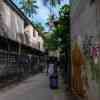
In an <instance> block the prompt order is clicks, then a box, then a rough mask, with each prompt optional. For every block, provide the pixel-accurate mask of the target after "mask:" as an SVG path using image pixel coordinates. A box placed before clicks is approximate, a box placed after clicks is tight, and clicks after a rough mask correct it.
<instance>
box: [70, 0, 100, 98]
mask: <svg viewBox="0 0 100 100" xmlns="http://www.w3.org/2000/svg"><path fill="white" fill-rule="evenodd" d="M76 1H77V0H76ZM90 1H91V0H81V1H80V2H79V3H78V4H77V5H76V7H72V9H71V38H72V48H73V47H74V43H75V41H77V42H78V44H79V45H80V48H81V51H82V52H83V54H84V57H85V61H86V65H85V66H86V68H87V73H88V75H87V77H88V84H89V88H88V98H89V100H99V99H100V82H99V81H98V80H100V76H99V75H100V68H99V67H100V63H99V62H100V57H96V59H97V60H98V61H97V63H96V64H95V61H94V60H95V58H92V57H90V56H91V53H90V52H87V51H86V49H87V48H88V49H89V50H90V49H91V48H92V47H95V46H96V43H97V42H98V43H100V0H95V2H94V3H93V4H91V3H90ZM73 6H74V5H73ZM89 39H90V40H91V45H89V44H88V40H89ZM84 45H86V46H87V47H85V48H83V46H84ZM85 51H86V52H85ZM90 61H92V65H91V64H90ZM92 68H94V69H92ZM95 69H96V70H95ZM93 77H94V78H93Z"/></svg>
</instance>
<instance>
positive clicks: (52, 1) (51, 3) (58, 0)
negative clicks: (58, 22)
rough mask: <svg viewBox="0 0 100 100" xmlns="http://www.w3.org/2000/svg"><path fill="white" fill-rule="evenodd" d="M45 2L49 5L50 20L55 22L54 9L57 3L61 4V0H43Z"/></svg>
mask: <svg viewBox="0 0 100 100" xmlns="http://www.w3.org/2000/svg"><path fill="white" fill-rule="evenodd" d="M43 4H44V5H45V6H47V7H48V8H49V10H50V17H51V19H50V22H49V23H53V20H54V19H55V16H56V15H55V11H54V9H55V8H56V6H57V5H59V4H61V0H43Z"/></svg>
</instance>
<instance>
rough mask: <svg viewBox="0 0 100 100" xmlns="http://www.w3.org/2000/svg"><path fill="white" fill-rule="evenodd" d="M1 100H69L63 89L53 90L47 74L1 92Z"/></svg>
mask: <svg viewBox="0 0 100 100" xmlns="http://www.w3.org/2000/svg"><path fill="white" fill-rule="evenodd" d="M0 100H67V99H66V98H65V95H64V92H63V90H62V89H57V90H51V89H50V88H49V81H48V77H47V76H46V74H44V73H43V74H38V75H35V76H33V77H30V78H28V79H27V80H24V81H23V82H22V83H20V84H19V85H16V86H12V87H8V88H6V89H4V91H1V92H0Z"/></svg>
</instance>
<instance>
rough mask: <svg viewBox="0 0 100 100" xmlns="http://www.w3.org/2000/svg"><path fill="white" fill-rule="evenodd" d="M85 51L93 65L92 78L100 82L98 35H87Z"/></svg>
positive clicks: (84, 41) (84, 44)
mask: <svg viewBox="0 0 100 100" xmlns="http://www.w3.org/2000/svg"><path fill="white" fill-rule="evenodd" d="M83 53H84V55H85V56H86V60H87V61H88V62H89V64H90V66H91V72H92V80H96V81H97V83H100V67H99V66H100V61H99V60H100V44H99V43H98V42H97V40H96V37H93V36H88V35H86V36H85V38H84V40H83Z"/></svg>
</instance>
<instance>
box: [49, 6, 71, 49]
mask: <svg viewBox="0 0 100 100" xmlns="http://www.w3.org/2000/svg"><path fill="white" fill-rule="evenodd" d="M59 13H60V16H59V19H58V21H55V22H54V25H55V26H54V29H53V30H52V31H53V32H52V34H51V36H50V38H49V39H48V41H47V42H48V48H49V49H51V50H52V49H53V50H57V49H59V48H60V49H62V50H64V49H65V48H67V47H69V45H70V44H69V42H70V7H69V5H64V6H63V7H62V8H61V9H60V12H59Z"/></svg>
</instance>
